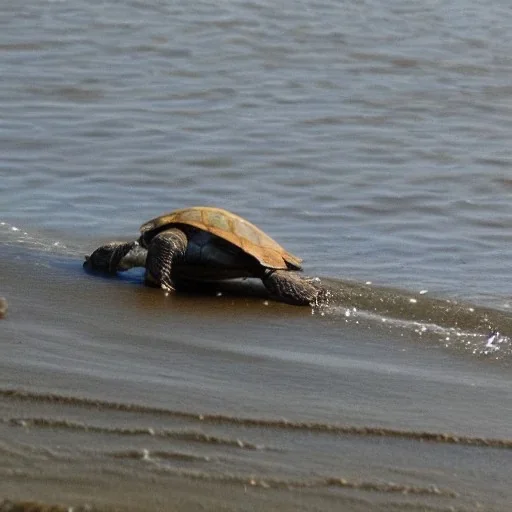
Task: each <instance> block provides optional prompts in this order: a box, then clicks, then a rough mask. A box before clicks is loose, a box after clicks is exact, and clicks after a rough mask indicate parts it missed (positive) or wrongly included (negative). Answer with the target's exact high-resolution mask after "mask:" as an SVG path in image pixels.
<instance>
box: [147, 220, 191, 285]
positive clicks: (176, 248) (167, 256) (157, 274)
mask: <svg viewBox="0 0 512 512" xmlns="http://www.w3.org/2000/svg"><path fill="white" fill-rule="evenodd" d="M187 244H188V239H187V236H186V235H185V233H183V231H181V230H180V229H168V230H167V231H163V232H162V233H159V234H158V235H156V236H155V237H154V238H153V239H152V240H151V243H150V244H149V247H148V257H147V259H146V281H148V282H149V283H151V284H156V285H157V286H160V287H161V288H163V289H164V290H167V291H172V290H174V286H173V282H172V268H173V265H174V264H175V263H176V262H178V261H180V260H181V259H183V258H184V257H185V253H186V251H187Z"/></svg>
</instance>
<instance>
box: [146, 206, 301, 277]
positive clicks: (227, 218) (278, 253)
mask: <svg viewBox="0 0 512 512" xmlns="http://www.w3.org/2000/svg"><path fill="white" fill-rule="evenodd" d="M173 225H188V226H194V227H195V228H198V229H202V230H203V231H207V232H208V233H212V234H214V235H216V236H218V237H220V238H222V239H224V240H227V241H228V242H230V243H232V244H233V245H236V246H237V247H240V248H241V249H242V250H243V251H245V252H246V253H247V254H250V255H251V256H253V257H254V258H256V259H257V260H258V261H259V262H260V263H261V264H262V265H263V266H265V267H268V268H275V269H290V268H291V269H293V270H299V269H301V262H302V260H301V259H300V258H297V256H294V255H293V254H291V253H289V252H288V251H286V250H285V249H283V248H282V247H281V246H280V245H279V244H278V243H277V242H276V241H275V240H273V239H272V238H270V237H269V236H268V235H267V234H265V233H264V232H263V231H262V230H261V229H259V228H257V227H256V226H255V225H254V224H251V223H250V222H249V221H247V220H245V219H243V218H242V217H239V216H238V215H235V214H234V213H231V212H228V211H227V210H223V209H222V208H212V207H208V206H195V207H192V208H184V209H182V210H175V211H173V212H170V213H166V214H164V215H161V216H160V217H156V218H155V219H152V220H150V221H148V222H146V223H145V224H143V225H142V226H141V227H140V232H141V234H142V237H143V238H144V239H145V240H147V241H149V240H151V238H153V237H154V236H155V235H156V234H158V233H159V232H161V231H163V230H164V229H166V228H168V227H171V226H173Z"/></svg>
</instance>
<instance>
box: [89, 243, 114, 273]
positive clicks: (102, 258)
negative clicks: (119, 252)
mask: <svg viewBox="0 0 512 512" xmlns="http://www.w3.org/2000/svg"><path fill="white" fill-rule="evenodd" d="M118 246H119V242H111V243H109V244H106V245H102V246H101V247H98V248H97V249H96V250H95V251H94V252H93V253H92V254H91V255H90V256H86V257H85V262H84V268H85V269H86V270H92V271H96V272H107V273H112V270H111V261H112V256H113V255H114V252H115V251H116V249H117V247H118ZM114 272H115V270H114Z"/></svg>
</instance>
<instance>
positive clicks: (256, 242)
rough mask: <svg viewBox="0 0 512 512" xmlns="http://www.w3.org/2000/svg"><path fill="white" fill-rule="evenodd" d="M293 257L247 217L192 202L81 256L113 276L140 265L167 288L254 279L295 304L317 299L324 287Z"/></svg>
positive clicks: (150, 281)
mask: <svg viewBox="0 0 512 512" xmlns="http://www.w3.org/2000/svg"><path fill="white" fill-rule="evenodd" d="M301 263H302V259H300V258H298V257H297V256H294V255H293V254H291V253H290V252H288V251H287V250H285V249H284V248H283V247H281V246H280V245H279V244H278V243H277V242H276V241H275V240H273V239H272V238H270V236H268V235H267V234H266V233H264V232H263V231H262V230H261V229H259V228H258V227H256V226H255V225H254V224H252V223H251V222H249V221H248V220H246V219H244V218H242V217H240V216H238V215H236V214H235V213H232V212H229V211H227V210H224V209H222V208H215V207H209V206H195V207H189V208H183V209H179V210H175V211H172V212H170V213H165V214H163V215H160V216H159V217H156V218H154V219H152V220H149V221H148V222H145V223H144V224H142V226H141V227H140V237H139V239H138V240H136V241H132V242H110V243H108V244H106V245H102V246H101V247H99V248H98V249H96V250H95V251H94V252H93V253H92V254H91V255H90V256H86V257H85V263H84V267H85V268H86V269H88V270H93V271H99V272H103V273H108V274H115V273H117V272H122V271H125V270H129V269H130V268H132V267H144V268H145V269H146V271H145V282H146V283H147V284H148V285H153V286H159V287H161V288H163V289H164V290H166V291H175V290H177V291H180V290H187V289H190V288H196V287H197V285H199V286H201V284H203V283H209V282H215V281H222V280H226V279H235V278H248V277H253V278H259V279H261V281H262V282H263V285H264V286H265V288H266V289H267V291H268V292H269V294H270V296H271V297H273V298H275V299H277V300H280V301H282V302H287V303H290V304H297V305H309V304H315V303H317V302H318V300H319V298H320V296H321V295H322V293H323V289H322V288H321V286H320V285H319V284H318V280H317V279H311V278H307V277H304V276H302V275H301V274H300V271H302V266H301Z"/></svg>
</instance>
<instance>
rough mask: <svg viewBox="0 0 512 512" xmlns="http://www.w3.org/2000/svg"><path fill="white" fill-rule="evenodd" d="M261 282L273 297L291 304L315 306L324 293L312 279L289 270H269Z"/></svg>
mask: <svg viewBox="0 0 512 512" xmlns="http://www.w3.org/2000/svg"><path fill="white" fill-rule="evenodd" d="M261 280H262V281H263V284H264V285H265V288H266V289H267V290H268V292H269V293H270V294H271V295H272V296H273V297H275V298H277V299H279V300H281V301H283V302H287V303H289V304H296V305H299V306H307V305H313V304H316V303H317V302H318V299H319V298H320V297H321V296H322V295H323V293H324V290H323V289H322V288H321V287H320V286H318V285H316V284H314V283H313V281H312V280H311V279H308V278H305V277H302V276H301V275H299V274H298V273H297V272H291V271H288V270H267V271H266V272H265V275H264V276H263V277H262V279H261Z"/></svg>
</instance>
